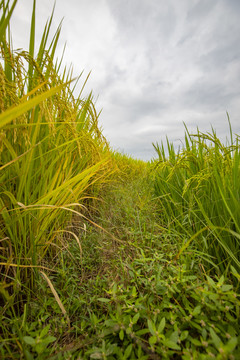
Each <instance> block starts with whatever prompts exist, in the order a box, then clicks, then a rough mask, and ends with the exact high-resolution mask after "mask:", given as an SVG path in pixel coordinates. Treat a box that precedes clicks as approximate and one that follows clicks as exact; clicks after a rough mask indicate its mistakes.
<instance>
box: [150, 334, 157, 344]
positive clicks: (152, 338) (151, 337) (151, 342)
mask: <svg viewBox="0 0 240 360" xmlns="http://www.w3.org/2000/svg"><path fill="white" fill-rule="evenodd" d="M156 342H157V337H156V336H150V338H149V344H150V345H154V344H156Z"/></svg>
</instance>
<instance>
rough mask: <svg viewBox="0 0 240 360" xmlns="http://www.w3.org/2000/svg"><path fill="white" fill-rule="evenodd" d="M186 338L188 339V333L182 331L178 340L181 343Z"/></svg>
mask: <svg viewBox="0 0 240 360" xmlns="http://www.w3.org/2000/svg"><path fill="white" fill-rule="evenodd" d="M187 337H188V331H187V330H184V331H182V332H181V334H180V340H181V341H183V340H185V339H186V338H187Z"/></svg>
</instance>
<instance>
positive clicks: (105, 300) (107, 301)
mask: <svg viewBox="0 0 240 360" xmlns="http://www.w3.org/2000/svg"><path fill="white" fill-rule="evenodd" d="M98 301H101V302H102V303H109V301H111V300H110V299H106V298H98Z"/></svg>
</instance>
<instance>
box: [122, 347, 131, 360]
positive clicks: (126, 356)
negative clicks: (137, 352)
mask: <svg viewBox="0 0 240 360" xmlns="http://www.w3.org/2000/svg"><path fill="white" fill-rule="evenodd" d="M132 347H133V346H132V344H130V345H128V347H127V348H126V350H125V352H124V357H125V359H127V358H129V356H130V355H131V352H132Z"/></svg>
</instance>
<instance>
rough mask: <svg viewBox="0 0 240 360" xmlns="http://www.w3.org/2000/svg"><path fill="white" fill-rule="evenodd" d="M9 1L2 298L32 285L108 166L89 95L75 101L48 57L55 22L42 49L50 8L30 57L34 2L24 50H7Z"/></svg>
mask: <svg viewBox="0 0 240 360" xmlns="http://www.w3.org/2000/svg"><path fill="white" fill-rule="evenodd" d="M15 4H16V1H15V2H14V3H13V5H12V7H11V8H10V10H9V9H8V8H9V5H10V2H9V1H8V2H7V3H6V2H5V1H4V0H2V1H1V8H2V9H3V14H2V17H1V20H0V56H1V63H0V94H1V95H0V112H1V114H0V148H1V153H0V241H1V245H0V246H1V252H0V254H1V255H0V271H1V275H2V283H1V289H3V288H4V289H5V290H4V292H3V293H4V294H5V295H4V296H5V298H8V296H7V295H6V294H7V293H6V291H7V290H6V289H7V288H8V286H10V285H11V286H13V287H14V289H15V290H16V289H19V291H21V289H22V285H23V284H25V285H24V286H26V285H27V286H31V287H32V286H34V278H35V277H34V272H33V271H32V270H31V269H33V268H34V269H40V268H41V266H42V264H43V260H44V259H46V256H47V255H48V256H49V254H51V256H53V255H54V254H55V253H56V252H57V251H58V250H57V249H59V247H60V248H61V246H62V241H63V235H62V234H64V231H65V232H66V229H67V226H68V225H69V224H70V222H71V218H72V216H73V214H74V215H77V216H78V217H79V219H81V218H83V217H84V215H83V209H84V204H85V200H86V199H87V198H89V197H94V196H95V195H96V192H97V189H98V186H100V185H101V184H102V182H103V180H104V179H105V178H106V176H107V175H108V174H109V172H110V171H111V170H112V165H111V162H110V160H109V150H108V145H107V142H106V141H105V139H104V137H103V136H102V133H101V131H100V130H99V127H98V114H97V112H96V109H95V107H94V104H93V98H92V95H91V94H90V95H89V96H88V97H87V98H82V96H81V93H82V92H81V93H80V95H79V97H78V98H75V97H74V95H73V90H72V89H71V87H70V83H71V81H72V80H71V69H70V70H67V69H66V68H65V69H64V70H63V71H62V72H60V67H61V63H62V59H60V61H58V62H57V61H55V60H54V55H55V50H56V47H57V43H58V39H59V36H60V30H61V25H60V26H59V27H58V29H57V31H56V33H55V35H54V36H53V38H52V39H50V45H49V46H48V45H47V44H48V42H49V39H48V37H49V32H50V28H51V24H52V18H53V13H52V14H51V17H50V19H49V21H48V22H47V23H46V26H45V28H44V31H43V35H42V39H41V43H40V46H39V49H38V51H37V52H36V54H35V5H36V4H35V1H33V11H32V22H31V30H30V40H29V51H28V52H27V51H23V50H19V51H13V49H12V46H11V45H10V41H9V39H8V33H9V21H10V17H11V14H12V11H13V9H14V5H15ZM7 39H8V41H7ZM79 221H80V220H79ZM71 231H72V232H73V234H74V229H71ZM35 273H36V272H35ZM16 283H17V284H18V286H15V285H16ZM8 284H9V285H8ZM14 284H15V285H14ZM16 291H17V290H16Z"/></svg>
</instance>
